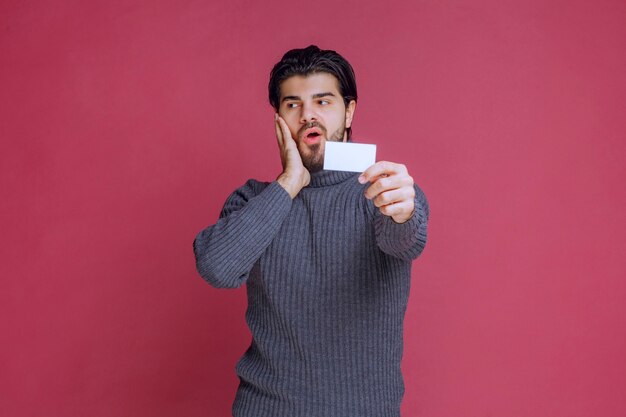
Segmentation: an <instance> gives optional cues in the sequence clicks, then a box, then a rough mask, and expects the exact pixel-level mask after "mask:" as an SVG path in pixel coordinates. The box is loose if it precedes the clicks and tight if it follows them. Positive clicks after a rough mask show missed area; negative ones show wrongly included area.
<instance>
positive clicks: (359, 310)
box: [193, 171, 429, 417]
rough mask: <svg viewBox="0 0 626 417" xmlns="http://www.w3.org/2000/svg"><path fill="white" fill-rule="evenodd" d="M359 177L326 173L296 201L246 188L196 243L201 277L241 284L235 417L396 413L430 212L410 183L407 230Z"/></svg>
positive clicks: (263, 187)
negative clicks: (246, 340) (245, 333)
mask: <svg viewBox="0 0 626 417" xmlns="http://www.w3.org/2000/svg"><path fill="white" fill-rule="evenodd" d="M357 177H358V174H355V173H346V172H339V171H321V172H318V173H314V174H312V175H311V183H310V184H309V185H308V186H307V187H305V188H303V189H302V190H301V191H300V193H299V194H298V195H297V196H296V198H295V199H293V200H291V198H290V197H289V194H288V193H287V192H286V191H285V190H284V189H283V188H282V187H281V186H280V184H278V183H277V182H275V181H274V182H272V183H263V182H258V181H255V180H249V181H248V182H247V183H246V184H245V185H244V186H242V187H241V188H239V189H238V190H236V191H235V192H234V193H233V194H232V195H231V196H230V197H229V198H228V200H227V201H226V203H225V205H224V208H223V210H222V213H221V214H220V219H219V220H218V222H217V223H216V224H215V225H212V226H209V227H207V228H206V229H204V230H202V231H200V233H198V235H197V236H196V238H195V240H194V245H193V246H194V253H195V256H196V267H197V270H198V272H199V273H200V275H201V276H202V277H203V278H204V279H205V280H207V281H208V282H209V283H210V284H211V285H213V286H215V287H218V288H236V287H239V286H241V285H242V284H243V283H246V286H247V295H248V309H247V312H246V320H247V323H248V326H249V327H250V331H251V333H252V342H251V345H250V347H249V348H248V350H247V351H246V352H245V354H244V355H243V357H242V358H241V360H240V361H239V362H238V363H237V366H236V372H237V375H238V376H239V379H240V384H239V389H238V391H237V394H236V397H235V402H234V404H233V415H234V416H235V417H287V416H289V417H299V416H302V417H326V416H328V417H331V416H332V417H392V416H393V417H398V416H399V415H400V403H401V400H402V396H403V394H404V383H403V379H402V374H401V370H400V361H401V358H402V349H403V335H402V333H403V320H404V314H405V311H406V306H407V300H408V296H409V287H410V271H411V261H412V260H413V259H415V258H417V256H418V255H419V254H420V253H421V252H422V250H423V248H424V245H425V244H426V230H427V222H428V215H429V208H428V202H427V200H426V197H425V196H424V193H423V192H422V191H421V189H420V188H419V187H418V186H415V191H416V197H415V213H414V215H413V217H412V218H411V219H410V220H409V221H407V222H406V223H403V224H397V223H395V222H394V221H393V220H392V219H391V218H390V217H387V216H383V215H382V214H381V213H380V212H379V211H378V209H377V208H376V207H375V206H374V205H373V203H372V202H371V201H370V200H367V199H366V198H365V196H364V191H365V189H366V187H367V186H368V185H369V184H365V185H362V184H360V183H359V182H358V181H357Z"/></svg>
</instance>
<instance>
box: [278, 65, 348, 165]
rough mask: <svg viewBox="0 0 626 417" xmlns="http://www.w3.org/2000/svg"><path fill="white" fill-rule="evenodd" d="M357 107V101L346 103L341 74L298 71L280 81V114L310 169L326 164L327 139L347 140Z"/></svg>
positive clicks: (303, 160)
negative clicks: (301, 73) (340, 84)
mask: <svg viewBox="0 0 626 417" xmlns="http://www.w3.org/2000/svg"><path fill="white" fill-rule="evenodd" d="M355 107H356V102H355V101H351V102H350V103H349V105H348V107H346V106H345V104H344V102H343V97H341V94H340V93H339V82H338V81H337V78H335V76H334V75H331V74H328V73H325V72H321V73H317V74H311V75H309V76H306V77H303V76H300V75H294V76H293V77H289V78H287V79H286V80H285V81H283V82H282V83H281V84H280V102H279V108H278V114H279V115H280V116H281V117H282V118H283V119H284V120H285V122H286V123H287V126H289V130H290V132H291V137H293V139H294V140H295V141H296V144H297V146H298V151H299V152H300V157H301V158H302V163H303V164H304V166H305V167H306V169H308V170H309V171H310V172H316V171H319V170H321V169H322V167H323V166H324V149H325V145H326V141H327V140H331V141H335V142H345V141H346V140H347V132H346V128H348V127H350V126H351V125H352V116H353V114H354V109H355Z"/></svg>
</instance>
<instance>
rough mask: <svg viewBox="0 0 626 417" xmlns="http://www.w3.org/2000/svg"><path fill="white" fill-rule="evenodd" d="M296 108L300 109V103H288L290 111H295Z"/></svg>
mask: <svg viewBox="0 0 626 417" xmlns="http://www.w3.org/2000/svg"><path fill="white" fill-rule="evenodd" d="M296 107H298V103H287V108H288V109H295V108H296Z"/></svg>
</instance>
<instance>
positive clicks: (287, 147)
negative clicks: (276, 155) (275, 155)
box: [274, 113, 311, 199]
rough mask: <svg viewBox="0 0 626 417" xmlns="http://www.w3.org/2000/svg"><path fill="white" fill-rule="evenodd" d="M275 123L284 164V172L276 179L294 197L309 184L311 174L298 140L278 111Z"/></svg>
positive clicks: (281, 158)
mask: <svg viewBox="0 0 626 417" xmlns="http://www.w3.org/2000/svg"><path fill="white" fill-rule="evenodd" d="M274 125H275V127H276V139H277V140H278V149H279V150H280V160H281V162H282V164H283V172H282V174H280V175H279V176H278V178H277V179H276V181H278V183H279V184H280V185H281V186H282V187H283V188H284V189H285V191H287V192H288V193H289V195H290V196H291V198H292V199H294V198H295V197H296V195H298V193H299V192H300V190H301V189H302V188H304V187H306V186H307V185H309V182H310V181H311V174H309V171H308V170H307V169H306V168H305V167H304V165H302V158H300V153H299V152H298V146H297V145H296V141H295V140H294V139H293V138H292V137H291V132H290V131H289V127H288V126H287V123H286V122H285V121H284V120H283V118H282V117H280V116H279V115H278V113H276V114H275V115H274Z"/></svg>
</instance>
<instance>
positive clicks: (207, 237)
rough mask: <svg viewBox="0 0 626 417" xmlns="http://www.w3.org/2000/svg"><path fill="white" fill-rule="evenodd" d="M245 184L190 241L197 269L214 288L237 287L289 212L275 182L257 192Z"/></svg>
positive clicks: (286, 196)
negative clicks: (215, 219) (210, 223)
mask: <svg viewBox="0 0 626 417" xmlns="http://www.w3.org/2000/svg"><path fill="white" fill-rule="evenodd" d="M260 186H261V184H259V183H256V182H254V181H248V182H247V183H246V185H244V186H243V187H241V188H239V189H238V190H237V191H235V192H234V193H233V194H231V196H230V197H229V198H228V200H226V203H225V204H224V208H223V209H222V213H221V214H220V218H219V220H218V221H217V223H216V224H214V225H212V226H209V227H207V228H206V229H204V230H202V231H201V232H200V233H198V234H197V236H196V238H195V239H194V242H193V249H194V255H195V257H196V269H197V270H198V272H199V273H200V276H202V278H204V279H205V280H206V281H207V282H208V283H209V284H211V285H212V286H214V287H216V288H237V287H239V286H241V285H242V284H243V283H244V282H245V281H246V279H247V278H248V274H249V272H250V270H251V269H252V267H253V266H254V263H255V262H256V261H257V260H258V259H259V258H260V257H261V255H262V254H263V252H264V251H265V249H267V247H268V246H269V245H270V243H271V242H272V240H273V239H274V236H276V233H278V230H279V229H280V226H281V224H282V223H283V221H284V220H285V218H286V217H287V215H288V214H289V210H290V209H291V199H290V197H289V194H288V193H287V192H285V190H284V189H283V188H282V187H281V186H280V184H279V183H278V182H273V183H271V184H269V185H268V186H267V187H266V188H265V189H264V190H262V191H260V190H259V187H260Z"/></svg>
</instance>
